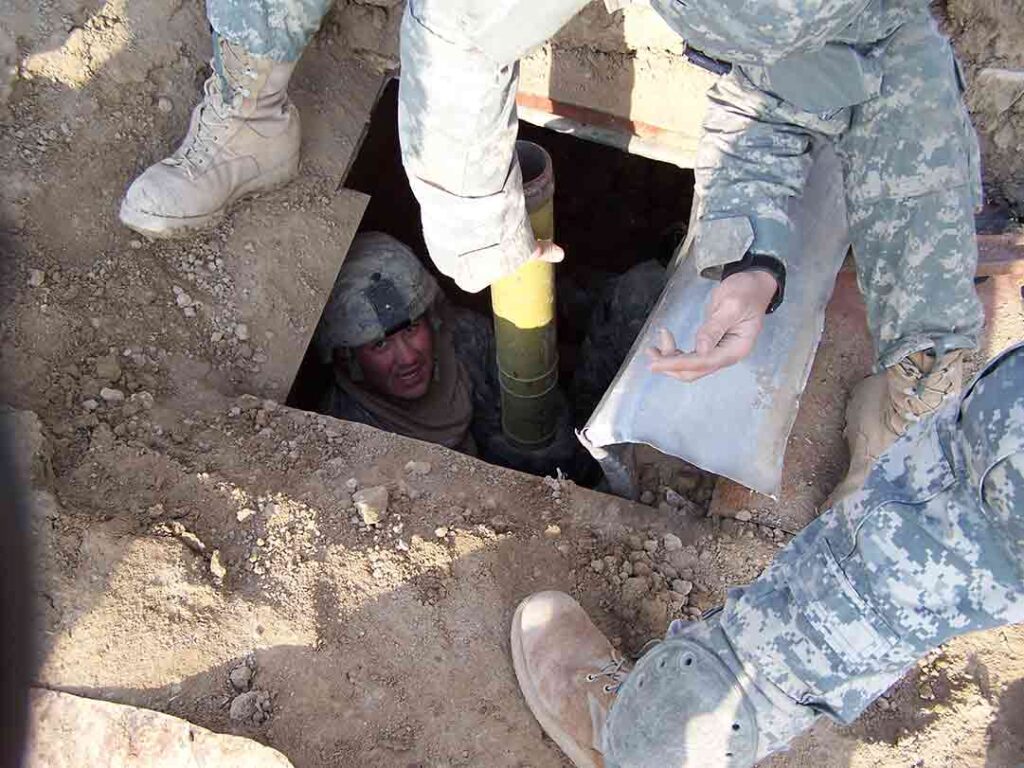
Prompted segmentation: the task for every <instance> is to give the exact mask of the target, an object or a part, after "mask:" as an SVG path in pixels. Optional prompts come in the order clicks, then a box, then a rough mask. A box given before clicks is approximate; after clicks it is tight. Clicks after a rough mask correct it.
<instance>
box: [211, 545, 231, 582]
mask: <svg viewBox="0 0 1024 768" xmlns="http://www.w3.org/2000/svg"><path fill="white" fill-rule="evenodd" d="M210 573H211V574H213V578H215V579H216V580H217V581H218V582H221V581H224V577H225V576H227V575H228V569H227V568H225V567H224V563H222V562H221V561H220V550H219V549H215V550H213V554H211V555H210Z"/></svg>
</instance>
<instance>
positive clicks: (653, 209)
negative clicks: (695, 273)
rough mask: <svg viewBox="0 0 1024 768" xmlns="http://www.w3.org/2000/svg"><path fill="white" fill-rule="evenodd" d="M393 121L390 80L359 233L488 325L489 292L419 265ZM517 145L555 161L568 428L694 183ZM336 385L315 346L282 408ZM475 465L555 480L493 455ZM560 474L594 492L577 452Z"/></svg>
mask: <svg viewBox="0 0 1024 768" xmlns="http://www.w3.org/2000/svg"><path fill="white" fill-rule="evenodd" d="M397 112H398V81H397V80H392V81H391V82H390V83H389V84H388V86H387V87H386V88H385V89H384V90H383V92H382V95H381V97H380V99H379V101H378V103H377V106H376V108H375V110H374V113H373V116H372V119H371V122H370V125H369V128H368V130H367V133H366V135H365V138H364V140H363V143H362V146H361V148H360V149H359V152H358V155H357V156H356V159H355V160H354V162H353V163H352V165H351V167H350V169H349V172H348V174H347V176H346V178H345V182H344V186H345V187H348V188H350V189H355V190H358V191H360V192H364V193H366V194H368V195H370V202H369V205H368V207H367V209H366V213H365V215H364V217H363V219H362V222H361V223H360V226H359V231H360V232H374V231H376V232H384V233H387V234H389V235H391V236H393V237H395V238H396V239H398V240H400V241H402V242H403V243H405V244H406V245H408V246H409V247H410V248H411V249H412V250H413V251H414V252H415V253H416V254H417V256H418V257H419V258H420V260H421V262H422V263H423V264H424V265H425V266H426V267H427V269H429V270H430V271H431V273H432V274H434V275H435V276H436V277H437V279H438V283H439V285H440V287H441V290H442V291H443V293H444V294H445V296H446V297H447V299H448V300H449V301H450V302H451V303H452V304H453V305H455V306H457V307H459V308H461V309H462V310H465V311H469V312H475V313H478V314H479V315H480V316H481V317H482V318H486V319H487V321H488V322H490V320H491V311H490V299H489V292H488V291H482V292H480V293H477V294H468V293H465V292H463V291H461V290H460V289H459V288H458V287H457V286H456V285H455V284H454V282H453V281H451V280H450V279H448V278H446V277H444V276H443V275H440V274H439V273H438V272H437V270H436V269H435V268H434V266H433V264H432V263H431V262H430V260H429V258H427V251H426V246H425V244H424V241H423V236H422V232H421V228H420V211H419V206H418V204H417V202H416V199H415V198H414V196H413V194H412V191H411V190H410V188H409V183H408V181H407V178H406V175H405V171H404V169H403V167H402V163H401V155H400V148H399V138H398V124H397ZM519 138H520V139H525V140H527V141H532V142H535V143H537V144H539V145H541V146H542V147H544V149H546V150H547V151H548V153H549V154H550V155H551V157H552V160H553V165H554V173H555V198H554V210H555V242H557V243H558V244H559V245H560V246H561V247H562V248H564V250H565V253H566V258H565V261H564V262H563V263H562V264H559V265H558V267H557V270H556V274H557V278H556V286H557V333H558V353H559V385H560V387H561V389H562V391H563V392H564V393H565V395H566V398H567V400H568V413H569V419H570V420H571V423H572V426H573V427H575V428H579V427H581V426H582V425H583V424H584V423H585V422H586V419H587V417H588V416H589V415H590V413H591V411H592V410H593V409H594V407H596V405H597V402H598V400H599V399H600V396H601V395H602V394H603V392H604V390H605V389H606V388H607V386H608V384H610V383H611V380H612V378H613V377H614V375H615V372H616V371H617V370H618V366H619V364H620V363H621V361H622V358H623V357H624V355H625V353H626V351H628V349H629V346H630V345H631V343H632V341H633V339H634V338H635V336H636V333H637V332H638V331H639V329H640V327H641V326H642V324H643V321H644V319H645V317H646V314H647V312H648V311H649V310H650V304H652V303H653V301H654V300H655V299H656V298H657V295H658V294H659V293H660V290H661V287H662V284H663V280H664V276H663V275H664V266H665V265H666V264H667V263H668V261H669V259H670V258H671V257H672V255H673V254H674V252H675V249H676V247H677V246H678V244H679V243H680V242H681V240H682V238H683V237H684V236H685V231H686V223H687V221H688V218H689V214H690V208H691V205H692V200H693V172H692V171H690V170H686V169H681V168H678V167H676V166H674V165H671V164H668V163H663V162H658V161H655V160H650V159H648V158H645V157H641V156H639V155H631V154H628V153H626V152H623V151H622V150H620V149H617V148H613V147H609V146H605V145H602V144H597V143H593V142H590V141H586V140H582V139H579V138H576V137H573V136H571V135H566V134H562V133H558V132H556V131H553V130H549V129H546V128H540V127H537V126H534V125H530V124H527V123H525V122H520V125H519ZM624 318H625V320H624ZM332 381H333V371H332V369H331V367H330V366H327V365H324V364H322V363H321V362H320V360H319V358H318V356H317V355H316V353H315V350H314V349H313V347H312V346H311V348H310V349H309V350H307V352H306V356H305V359H304V360H303V363H302V365H301V367H300V370H299V373H298V375H297V377H296V380H295V382H294V383H293V386H292V389H291V393H290V395H289V400H288V404H289V405H292V406H294V407H298V408H302V409H305V410H310V411H324V410H325V409H324V407H323V403H324V398H325V393H326V392H328V391H329V390H330V388H331V387H332ZM573 442H574V443H575V440H573ZM482 458H487V459H488V460H491V461H493V462H495V463H499V464H506V465H510V466H514V468H517V469H522V470H526V471H534V472H538V473H546V472H548V471H551V472H553V470H551V469H550V468H545V467H543V466H531V465H529V463H527V464H525V465H524V464H522V463H521V462H517V461H515V460H507V457H503V456H501V455H492V456H482ZM560 468H561V469H562V470H563V471H564V472H565V473H566V474H567V475H568V476H569V477H570V478H571V479H573V480H575V481H576V482H578V483H580V484H582V485H588V486H593V485H595V484H596V483H597V482H598V481H599V480H600V478H601V473H600V470H599V469H598V467H597V465H596V463H595V462H594V461H593V460H592V459H591V458H590V456H589V455H588V454H587V453H586V451H585V450H584V449H583V448H582V447H581V446H578V445H576V450H575V456H574V457H573V460H572V461H571V462H569V464H568V465H567V466H560ZM709 493H710V492H709Z"/></svg>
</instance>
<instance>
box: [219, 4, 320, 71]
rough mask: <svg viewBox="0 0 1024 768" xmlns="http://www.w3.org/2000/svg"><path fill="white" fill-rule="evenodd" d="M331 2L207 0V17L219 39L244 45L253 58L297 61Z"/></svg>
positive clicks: (318, 26)
mask: <svg viewBox="0 0 1024 768" xmlns="http://www.w3.org/2000/svg"><path fill="white" fill-rule="evenodd" d="M332 2H333V0H207V2H206V16H207V18H208V19H209V20H210V26H211V27H213V31H214V34H215V35H216V36H217V37H220V38H222V39H224V40H227V41H228V42H229V43H232V44H234V45H239V46H241V47H242V48H244V49H245V50H246V51H248V52H249V53H251V54H252V55H254V56H262V57H266V58H269V59H273V60H274V61H298V59H299V57H300V56H301V55H302V52H303V51H304V50H305V48H306V45H307V44H308V43H309V41H310V39H311V38H312V37H313V35H314V34H315V33H316V31H317V29H319V28H320V22H321V21H322V20H323V18H324V16H325V15H326V14H327V11H328V10H330V7H331V4H332ZM214 49H215V50H216V46H215V47H214Z"/></svg>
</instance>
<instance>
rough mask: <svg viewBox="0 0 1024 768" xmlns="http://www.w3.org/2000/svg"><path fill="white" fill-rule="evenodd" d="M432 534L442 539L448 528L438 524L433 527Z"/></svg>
mask: <svg viewBox="0 0 1024 768" xmlns="http://www.w3.org/2000/svg"><path fill="white" fill-rule="evenodd" d="M434 535H435V536H437V538H439V539H443V538H444V537H445V536H447V535H448V528H447V526H444V525H441V526H438V527H437V528H435V529H434Z"/></svg>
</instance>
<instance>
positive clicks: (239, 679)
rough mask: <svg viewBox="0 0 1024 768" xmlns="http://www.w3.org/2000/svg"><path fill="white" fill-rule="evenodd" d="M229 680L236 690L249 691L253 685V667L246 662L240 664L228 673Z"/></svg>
mask: <svg viewBox="0 0 1024 768" xmlns="http://www.w3.org/2000/svg"><path fill="white" fill-rule="evenodd" d="M228 680H229V681H230V682H231V687H232V688H234V689H235V690H236V691H242V692H244V691H248V690H249V687H250V686H251V685H252V667H250V666H249V665H248V664H246V663H244V662H243V663H242V664H239V665H238V666H237V667H235V668H234V669H232V670H231V672H229V673H228Z"/></svg>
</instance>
